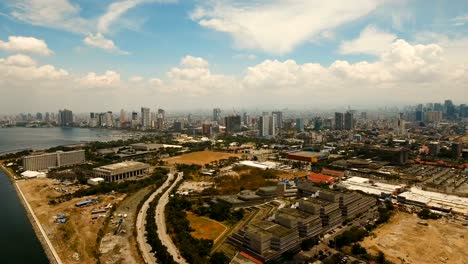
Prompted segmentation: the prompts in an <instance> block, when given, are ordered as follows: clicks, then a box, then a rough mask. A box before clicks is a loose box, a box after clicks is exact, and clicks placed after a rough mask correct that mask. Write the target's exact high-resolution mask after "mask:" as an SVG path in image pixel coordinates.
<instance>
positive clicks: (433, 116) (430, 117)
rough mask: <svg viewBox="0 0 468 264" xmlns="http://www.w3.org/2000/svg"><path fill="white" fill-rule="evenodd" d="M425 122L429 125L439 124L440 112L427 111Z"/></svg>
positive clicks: (440, 119)
mask: <svg viewBox="0 0 468 264" xmlns="http://www.w3.org/2000/svg"><path fill="white" fill-rule="evenodd" d="M425 117H426V118H425V120H426V122H430V123H439V122H440V121H442V112H439V111H427V112H426V113H425Z"/></svg>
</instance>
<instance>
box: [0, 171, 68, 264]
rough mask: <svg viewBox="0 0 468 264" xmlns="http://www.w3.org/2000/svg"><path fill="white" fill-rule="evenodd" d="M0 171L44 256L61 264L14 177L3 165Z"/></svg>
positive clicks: (54, 262)
mask: <svg viewBox="0 0 468 264" xmlns="http://www.w3.org/2000/svg"><path fill="white" fill-rule="evenodd" d="M0 169H1V170H2V171H3V172H4V173H5V174H6V175H7V177H8V178H9V179H10V183H11V184H12V185H13V187H14V189H15V192H16V195H17V196H18V200H20V202H21V204H22V205H23V208H24V209H25V211H26V216H27V217H28V219H29V222H30V223H31V226H32V228H33V230H34V233H35V234H36V237H37V239H38V240H39V242H40V243H41V246H42V249H43V250H44V253H45V255H46V256H47V258H48V259H49V262H50V263H53V264H62V263H63V262H62V260H61V259H60V257H59V255H58V254H57V252H56V251H55V248H54V247H53V245H52V243H51V242H50V240H49V238H48V237H47V234H46V233H45V231H44V229H43V228H42V225H41V223H40V222H39V219H37V217H36V215H35V214H34V211H33V209H32V207H31V206H30V205H29V203H28V201H27V199H26V197H25V196H24V194H23V192H22V191H21V188H20V187H19V186H18V183H17V182H16V180H15V176H14V175H13V173H12V172H11V171H9V170H8V169H7V168H5V167H4V165H3V164H1V165H0Z"/></svg>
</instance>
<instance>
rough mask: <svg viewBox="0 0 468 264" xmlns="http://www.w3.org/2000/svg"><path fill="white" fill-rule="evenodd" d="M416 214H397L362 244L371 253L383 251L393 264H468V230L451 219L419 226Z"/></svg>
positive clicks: (430, 221)
mask: <svg viewBox="0 0 468 264" xmlns="http://www.w3.org/2000/svg"><path fill="white" fill-rule="evenodd" d="M420 221H421V219H419V218H418V217H417V216H416V215H410V214H407V213H400V212H399V213H397V214H396V215H395V216H393V217H392V219H391V220H390V222H389V223H387V224H385V225H383V226H382V227H380V228H378V229H376V230H375V232H374V233H375V235H376V237H375V238H373V237H372V236H370V237H367V238H366V239H365V240H364V241H363V242H362V243H361V245H362V246H363V247H365V248H366V249H367V250H368V251H369V252H370V253H372V254H376V253H377V250H380V251H382V252H383V253H384V254H385V256H386V257H387V259H388V260H390V261H392V262H393V263H424V264H431V263H434V264H436V263H437V264H438V263H459V264H464V263H468V250H467V248H468V228H467V227H464V226H463V225H461V224H460V223H459V222H453V221H449V220H447V219H439V220H429V221H427V223H428V224H429V226H424V225H420V224H418V222H420Z"/></svg>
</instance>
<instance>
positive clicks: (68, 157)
mask: <svg viewBox="0 0 468 264" xmlns="http://www.w3.org/2000/svg"><path fill="white" fill-rule="evenodd" d="M85 160H86V158H85V151H84V150H74V151H66V152H63V151H57V152H54V153H44V154H40V155H31V156H25V157H23V168H24V169H25V170H31V171H39V170H48V169H51V168H60V167H66V166H72V165H77V164H81V163H83V162H85Z"/></svg>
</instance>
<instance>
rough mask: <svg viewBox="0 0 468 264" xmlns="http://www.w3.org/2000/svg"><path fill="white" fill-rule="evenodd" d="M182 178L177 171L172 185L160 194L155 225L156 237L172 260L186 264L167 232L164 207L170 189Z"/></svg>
mask: <svg viewBox="0 0 468 264" xmlns="http://www.w3.org/2000/svg"><path fill="white" fill-rule="evenodd" d="M182 179H183V174H182V173H177V179H176V180H175V181H174V183H173V184H172V186H171V187H170V188H169V189H168V190H167V191H166V192H165V193H164V194H163V195H162V196H161V198H160V199H159V202H158V204H157V206H156V214H155V218H156V219H155V220H156V226H157V227H158V237H159V240H161V243H162V244H163V245H164V246H166V247H167V252H169V254H171V255H172V257H173V258H174V261H175V262H177V263H181V264H187V261H185V259H184V258H183V257H182V256H181V255H180V252H179V249H178V248H177V247H176V245H175V244H174V242H173V241H172V239H171V237H170V236H169V234H168V233H167V227H166V217H165V213H164V211H165V208H166V205H167V203H168V202H169V194H170V193H171V191H172V189H173V188H174V187H175V186H176V185H177V183H178V182H179V181H181V180H182Z"/></svg>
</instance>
